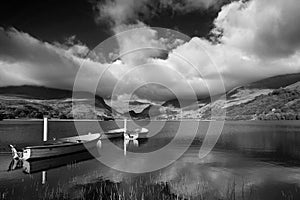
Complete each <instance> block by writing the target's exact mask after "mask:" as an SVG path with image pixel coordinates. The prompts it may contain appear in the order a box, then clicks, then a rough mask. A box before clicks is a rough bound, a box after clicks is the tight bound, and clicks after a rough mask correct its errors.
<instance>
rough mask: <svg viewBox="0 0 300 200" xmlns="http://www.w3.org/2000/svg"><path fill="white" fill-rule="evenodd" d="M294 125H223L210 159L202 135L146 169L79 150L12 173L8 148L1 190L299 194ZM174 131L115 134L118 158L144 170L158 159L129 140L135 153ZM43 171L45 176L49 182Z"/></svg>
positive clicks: (105, 195)
mask: <svg viewBox="0 0 300 200" xmlns="http://www.w3.org/2000/svg"><path fill="white" fill-rule="evenodd" d="M170 127H171V126H170ZM288 127H289V128H287V126H286V125H278V124H275V125H274V124H273V125H272V124H269V125H268V124H267V125H266V124H265V125H264V126H263V125H261V124H255V123H252V124H251V123H248V122H245V123H244V124H235V123H232V124H229V125H227V126H226V127H225V130H224V133H223V134H222V136H221V138H220V140H219V141H218V143H217V146H216V147H215V149H214V150H213V151H212V152H211V153H210V154H209V155H208V156H207V157H205V158H204V159H201V160H200V159H198V151H199V146H200V145H201V142H202V137H201V136H199V137H197V138H196V139H195V140H194V142H193V144H192V146H191V147H190V148H189V149H188V151H187V152H186V153H185V154H184V155H183V156H182V157H180V159H178V160H176V161H175V162H174V163H172V164H171V165H169V166H168V167H166V168H163V169H160V170H158V171H155V172H151V173H143V174H131V173H124V172H120V171H117V170H114V169H112V168H111V167H108V166H105V165H104V164H102V163H100V162H98V161H97V160H96V159H89V158H88V159H86V158H87V156H86V155H84V154H83V155H82V156H74V160H76V161H74V160H72V159H71V160H72V161H70V162H68V161H67V158H65V159H58V160H57V161H55V162H50V163H47V162H41V163H36V164H34V163H29V169H30V170H29V172H30V174H25V173H23V170H22V169H23V165H22V168H21V169H20V170H14V171H9V172H8V171H7V168H8V166H9V163H10V161H11V158H10V155H7V156H1V163H0V196H1V198H2V199H5V198H7V199H247V200H248V199H261V200H268V199H272V200H273V199H274V200H276V199H300V168H299V165H298V163H299V160H300V157H299V155H300V154H299V148H300V147H299V144H300V135H299V130H300V128H299V125H294V126H291V125H290V124H289V125H288ZM291 127H292V128H291ZM169 134H170V131H169V132H168V135H167V136H165V137H163V135H160V136H159V137H157V138H155V137H154V138H149V139H148V140H144V141H143V140H141V141H140V140H139V141H130V142H128V143H127V142H125V144H124V141H123V140H117V141H113V144H114V145H116V146H118V147H119V148H120V149H121V150H122V151H121V153H120V155H117V156H116V157H114V158H115V160H114V162H113V164H114V165H116V166H123V165H126V166H127V167H128V168H130V167H131V168H137V170H142V169H143V168H145V167H146V166H147V165H150V164H151V162H156V161H155V160H147V159H143V158H140V157H139V158H137V157H131V156H128V155H126V156H124V154H123V149H124V147H126V150H127V151H129V152H136V153H138V152H151V151H153V150H155V149H158V148H161V146H163V145H164V144H167V143H169V140H170V137H169ZM187 134H188V133H187ZM200 135H201V134H200ZM137 142H138V145H137ZM110 145H111V143H106V142H102V144H101V147H100V151H98V149H96V150H97V152H98V153H99V155H98V156H99V157H101V156H103V155H101V153H103V154H108V155H110V154H109V152H110ZM124 145H125V146H124ZM183 145H185V140H184V138H182V139H181V140H178V141H176V146H174V151H172V152H168V155H169V156H170V155H172V154H176V151H177V150H178V149H180V148H182V146H183ZM81 158H82V159H81ZM66 163H67V164H66ZM4 165H5V167H4ZM49 165H50V168H49ZM12 166H14V164H13V165H12ZM16 166H18V165H16ZM42 171H46V176H47V177H46V182H45V184H44V185H43V184H41V183H42Z"/></svg>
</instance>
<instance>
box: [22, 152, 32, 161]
mask: <svg viewBox="0 0 300 200" xmlns="http://www.w3.org/2000/svg"><path fill="white" fill-rule="evenodd" d="M30 156H31V149H24V150H23V157H22V159H23V160H28V159H29V158H30Z"/></svg>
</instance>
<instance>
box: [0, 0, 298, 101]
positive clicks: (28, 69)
mask: <svg viewBox="0 0 300 200" xmlns="http://www.w3.org/2000/svg"><path fill="white" fill-rule="evenodd" d="M109 2H110V1H109ZM121 2H123V1H114V2H111V4H112V5H116V6H117V8H118V9H119V10H122V12H121V11H120V12H117V11H114V12H113V11H110V9H112V10H114V9H117V8H115V7H113V6H110V3H107V4H105V5H104V6H108V8H107V9H106V12H112V13H115V15H111V17H114V20H115V22H116V23H118V25H115V26H114V27H113V30H114V32H115V33H117V35H116V36H115V37H114V42H115V44H113V45H111V43H110V42H108V44H109V45H111V46H110V47H111V49H109V52H106V53H101V50H99V52H98V51H90V50H89V49H88V48H87V47H86V46H85V45H84V44H80V43H76V42H73V43H72V42H70V43H71V45H61V44H49V43H46V42H42V41H39V40H37V39H35V38H33V37H31V36H30V35H28V34H26V33H22V32H19V31H17V30H14V29H13V30H8V31H5V30H3V29H1V30H0V46H1V47H5V48H0V65H1V67H0V72H1V73H0V80H1V81H0V85H1V86H4V85H16V84H39V85H45V86H50V87H59V88H67V89H71V88H72V86H73V83H74V79H75V76H76V73H77V71H78V69H79V66H80V64H81V63H82V62H84V66H85V68H86V70H85V72H84V74H83V76H82V77H81V78H80V79H79V83H80V84H79V85H80V86H81V88H80V89H82V90H89V88H90V85H92V84H95V82H97V81H98V79H99V76H100V74H101V73H102V72H103V70H104V69H106V67H108V66H110V68H109V70H108V71H107V72H105V76H104V78H103V79H102V80H101V81H103V82H101V83H102V84H101V83H100V85H101V89H99V90H98V94H100V95H102V96H104V97H111V93H112V91H113V90H114V89H115V90H114V91H115V92H116V94H117V95H124V93H127V94H128V93H130V92H131V90H132V89H135V88H136V89H137V88H139V89H138V90H137V92H136V93H134V94H135V95H137V96H138V97H139V98H145V99H152V100H158V101H163V100H167V99H171V98H173V97H174V93H175V94H180V95H181V97H183V98H191V97H192V96H193V95H194V94H193V92H195V93H196V95H197V96H198V97H204V96H207V95H208V93H209V91H212V92H213V94H217V93H220V92H222V91H221V89H220V87H219V82H220V77H219V76H218V75H219V74H220V75H221V76H222V79H223V81H224V84H225V88H226V89H231V88H233V87H236V86H239V85H241V84H244V83H248V82H252V81H256V80H260V79H263V78H267V77H270V76H275V75H280V74H287V73H298V72H300V51H299V50H300V39H299V37H298V35H300V28H299V27H300V26H299V25H298V24H299V22H300V20H299V19H300V14H299V12H298V10H299V8H300V4H299V3H298V1H297V0H287V1H284V2H283V1H281V0H274V1H272V4H270V2H269V1H267V0H251V1H247V2H244V1H239V2H232V3H230V4H228V5H226V6H223V7H222V9H221V11H220V12H219V14H218V17H217V18H216V19H215V22H214V25H215V28H214V29H213V30H212V35H213V36H215V37H216V38H217V40H218V42H217V43H213V42H211V41H209V40H207V39H205V38H198V37H194V38H191V39H188V37H180V38H179V39H178V38H177V39H170V38H171V35H172V34H169V35H168V34H164V35H162V34H161V32H160V31H159V30H157V29H154V28H151V27H148V26H147V25H146V24H144V23H142V22H139V21H138V17H137V12H140V11H143V9H148V8H146V7H148V1H146V0H142V1H136V2H135V3H136V4H134V3H133V1H132V2H131V1H129V2H131V4H130V3H129V4H125V3H121ZM124 2H126V1H124ZM170 2H171V1H170ZM184 2H186V3H187V2H189V5H190V4H191V5H192V3H191V2H193V3H196V1H184ZM201 2H202V3H203V1H199V2H198V1H197V3H199V6H200V5H201V6H204V7H205V5H202V3H201ZM209 2H211V3H210V4H207V5H206V6H212V5H213V2H215V1H209ZM130 5H131V6H132V7H130ZM136 7H139V8H140V9H137V10H135V9H136ZM144 7H145V8H144ZM193 7H197V6H193ZM141 8H142V9H141ZM103 9H104V8H103ZM118 9H117V10H118ZM127 9H129V10H128V11H127ZM132 9H134V10H132ZM186 10H188V9H186ZM149 12H150V11H145V13H149ZM181 12H184V11H181ZM104 14H105V13H104ZM121 14H124V15H126V16H119V15H121ZM129 18H131V19H136V20H137V23H135V24H131V25H130V24H125V21H123V19H129ZM124 31H125V32H124ZM71 39H72V38H71ZM71 41H72V40H71ZM86 52H90V54H89V58H83V55H85V54H86ZM164 53H165V54H167V55H166V56H164V58H161V56H162V54H164ZM103 55H105V56H103ZM118 55H121V57H119V58H117V56H118ZM102 57H106V58H103V59H102ZM100 58H101V59H100ZM109 58H110V59H109ZM109 60H111V61H109ZM149 82H153V83H156V84H150V85H149V84H148V85H145V84H146V83H149ZM114 86H116V88H114ZM191 87H192V89H193V90H191ZM116 99H118V97H116Z"/></svg>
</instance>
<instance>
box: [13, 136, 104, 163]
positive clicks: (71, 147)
mask: <svg viewBox="0 0 300 200" xmlns="http://www.w3.org/2000/svg"><path fill="white" fill-rule="evenodd" d="M100 136H101V134H100V133H95V134H87V135H80V136H74V137H67V138H61V139H58V140H52V141H47V142H45V143H44V144H43V145H39V146H29V147H25V148H24V149H23V151H21V152H17V151H16V149H15V148H14V147H13V146H12V145H11V148H12V152H13V157H14V158H19V159H22V160H34V159H42V158H49V157H55V156H62V155H67V154H72V153H77V152H81V151H86V150H87V149H90V148H92V147H95V146H96V144H97V142H98V141H99V138H100Z"/></svg>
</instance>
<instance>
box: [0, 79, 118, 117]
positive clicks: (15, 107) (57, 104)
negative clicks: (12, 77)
mask: <svg viewBox="0 0 300 200" xmlns="http://www.w3.org/2000/svg"><path fill="white" fill-rule="evenodd" d="M72 97H73V98H72ZM94 99H95V102H94V103H95V109H94V106H93V100H94ZM44 115H47V116H48V117H50V118H61V119H66V118H80V119H110V118H112V109H111V108H110V107H109V106H108V105H106V103H105V102H104V100H103V98H101V97H100V96H98V95H96V96H94V95H93V94H91V93H88V92H75V93H74V94H73V92H72V91H70V90H62V89H55V88H46V87H41V86H29V85H24V86H9V87H0V117H1V118H4V119H5V118H9V119H14V118H42V117H43V116H44Z"/></svg>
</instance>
